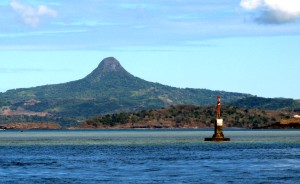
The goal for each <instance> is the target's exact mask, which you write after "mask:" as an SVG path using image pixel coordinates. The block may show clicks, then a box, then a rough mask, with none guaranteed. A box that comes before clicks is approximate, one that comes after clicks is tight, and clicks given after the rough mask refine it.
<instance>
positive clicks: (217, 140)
mask: <svg viewBox="0 0 300 184" xmlns="http://www.w3.org/2000/svg"><path fill="white" fill-rule="evenodd" d="M205 141H212V142H227V141H230V138H225V137H224V138H221V137H212V138H205Z"/></svg>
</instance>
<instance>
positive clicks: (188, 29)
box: [0, 0, 300, 99]
mask: <svg viewBox="0 0 300 184" xmlns="http://www.w3.org/2000/svg"><path fill="white" fill-rule="evenodd" d="M299 50H300V2H299V1H298V2H297V1H295V0H209V1H208V0H164V1H161V0H143V1H141V0H86V1H79V0H64V1H61V0H52V1H51V2H49V1H46V0H2V1H1V2H0V84H1V86H0V91H2V92H4V91H6V90H8V89H14V88H25V87H32V86H39V85H45V84H55V83H61V82H67V81H71V80H77V79H80V78H82V77H84V76H86V75H87V74H88V73H90V72H91V71H92V70H93V69H94V68H95V67H97V65H98V64H99V62H100V61H101V60H102V59H103V58H105V57H109V56H114V57H115V58H117V59H118V60H119V61H120V62H121V64H122V65H123V66H124V67H125V68H126V69H127V70H128V71H129V72H130V73H132V74H133V75H135V76H137V77H140V78H143V79H146V80H148V81H153V82H159V83H162V84H166V85H170V86H175V87H182V88H185V87H190V88H206V89H212V90H225V91H232V92H243V93H250V94H253V95H258V96H263V97H287V98H295V99H300V83H299V79H300V72H299V70H300V52H299Z"/></svg>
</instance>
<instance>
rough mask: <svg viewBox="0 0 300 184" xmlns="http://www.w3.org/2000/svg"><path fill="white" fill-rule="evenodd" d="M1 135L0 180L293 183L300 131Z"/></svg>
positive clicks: (299, 170)
mask: <svg viewBox="0 0 300 184" xmlns="http://www.w3.org/2000/svg"><path fill="white" fill-rule="evenodd" d="M212 134H213V132H212V131H208V130H99V131H24V132H19V131H1V132H0V183H22V184H24V183H72V184H73V183H172V184H173V183H272V184H273V183H291V184H295V183H300V131H229V130H227V131H225V132H224V134H225V135H226V137H230V138H231V139H232V141H231V142H223V143H215V142H204V138H205V137H211V136H212Z"/></svg>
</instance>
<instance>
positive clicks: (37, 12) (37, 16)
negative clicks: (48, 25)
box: [10, 0, 57, 27]
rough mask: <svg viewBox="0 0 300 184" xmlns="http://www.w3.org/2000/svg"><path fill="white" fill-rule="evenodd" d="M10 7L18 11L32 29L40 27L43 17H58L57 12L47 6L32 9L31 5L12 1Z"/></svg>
mask: <svg viewBox="0 0 300 184" xmlns="http://www.w3.org/2000/svg"><path fill="white" fill-rule="evenodd" d="M10 6H11V8H12V9H13V10H14V11H16V12H17V13H18V14H19V15H20V16H21V18H22V19H23V21H24V23H25V24H27V25H29V26H31V27H37V26H39V25H40V22H41V17H43V16H49V17H56V16H57V12H56V11H55V10H52V9H50V8H48V7H47V6H45V5H40V6H38V7H32V6H29V5H24V4H21V3H19V2H17V1H16V0H13V1H11V3H10Z"/></svg>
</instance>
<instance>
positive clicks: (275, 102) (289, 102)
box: [230, 97, 300, 110]
mask: <svg viewBox="0 0 300 184" xmlns="http://www.w3.org/2000/svg"><path fill="white" fill-rule="evenodd" d="M230 104H231V105H233V106H236V107H241V108H249V109H268V110H278V109H294V110H297V109H298V110H299V109H300V103H299V102H298V101H296V100H293V99H286V98H262V97H247V98H243V99H240V100H237V101H235V102H233V103H230Z"/></svg>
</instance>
